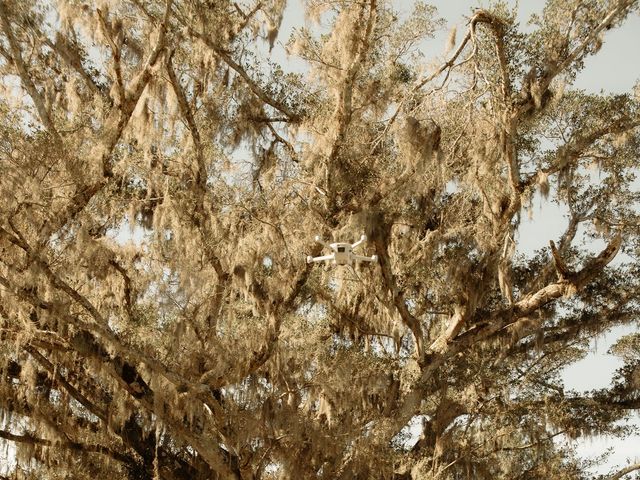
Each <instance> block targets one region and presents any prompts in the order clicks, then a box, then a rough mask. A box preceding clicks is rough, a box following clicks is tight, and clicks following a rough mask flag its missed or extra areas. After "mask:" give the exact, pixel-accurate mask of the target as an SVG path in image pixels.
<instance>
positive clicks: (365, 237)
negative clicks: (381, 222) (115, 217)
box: [351, 235, 367, 249]
mask: <svg viewBox="0 0 640 480" xmlns="http://www.w3.org/2000/svg"><path fill="white" fill-rule="evenodd" d="M366 241H367V236H366V235H362V236H361V237H360V240H358V241H357V242H356V243H354V244H352V245H351V248H352V249H353V248H356V247H358V246H359V245H361V244H362V243H363V242H366Z"/></svg>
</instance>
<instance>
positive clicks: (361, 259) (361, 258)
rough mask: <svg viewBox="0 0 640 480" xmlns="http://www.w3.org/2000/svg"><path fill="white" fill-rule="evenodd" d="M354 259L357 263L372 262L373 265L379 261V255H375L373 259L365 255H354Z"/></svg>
mask: <svg viewBox="0 0 640 480" xmlns="http://www.w3.org/2000/svg"><path fill="white" fill-rule="evenodd" d="M353 259H354V260H355V261H356V262H372V263H376V262H377V261H378V256H377V255H373V256H371V257H365V256H364V255H354V256H353Z"/></svg>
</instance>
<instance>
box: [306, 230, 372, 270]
mask: <svg viewBox="0 0 640 480" xmlns="http://www.w3.org/2000/svg"><path fill="white" fill-rule="evenodd" d="M315 241H316V242H318V243H320V244H322V245H323V246H324V247H326V248H330V249H331V250H333V253H332V254H331V255H323V256H321V257H312V256H311V255H309V256H308V257H307V263H320V262H331V263H332V264H333V265H350V266H353V265H354V264H358V263H361V262H373V263H375V262H377V261H378V256H377V255H373V256H371V257H365V256H363V255H357V254H355V253H353V250H354V249H355V248H356V247H358V246H359V245H361V244H362V243H364V242H366V241H367V236H366V235H362V236H361V237H360V240H358V241H357V242H356V243H353V244H351V243H343V242H336V243H326V242H324V241H323V240H322V238H321V237H320V235H316V237H315Z"/></svg>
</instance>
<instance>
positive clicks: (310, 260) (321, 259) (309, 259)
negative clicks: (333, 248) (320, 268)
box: [307, 253, 335, 263]
mask: <svg viewBox="0 0 640 480" xmlns="http://www.w3.org/2000/svg"><path fill="white" fill-rule="evenodd" d="M334 258H335V257H334V255H333V253H332V254H331V255H323V256H322V257H311V256H309V257H307V263H320V262H325V261H327V260H333V259H334Z"/></svg>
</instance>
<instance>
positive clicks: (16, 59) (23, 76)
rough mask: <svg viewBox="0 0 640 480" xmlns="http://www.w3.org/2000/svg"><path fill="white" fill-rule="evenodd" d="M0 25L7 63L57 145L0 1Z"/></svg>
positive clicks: (5, 9)
mask: <svg viewBox="0 0 640 480" xmlns="http://www.w3.org/2000/svg"><path fill="white" fill-rule="evenodd" d="M0 25H1V26H2V30H3V31H4V34H5V35H6V36H7V40H8V42H9V48H10V50H11V57H10V58H7V61H13V63H14V65H15V67H16V69H17V70H18V76H19V77H20V80H21V82H22V85H23V86H24V88H25V89H26V90H27V93H28V94H29V96H30V97H31V100H33V104H34V105H35V107H36V110H37V111H38V116H39V117H40V121H41V122H42V124H43V125H44V127H45V128H46V129H47V131H48V132H49V133H50V134H51V136H52V137H53V138H54V140H55V141H56V142H57V143H60V142H61V141H62V140H61V138H60V134H59V133H58V131H57V130H56V127H55V125H54V124H53V121H52V120H51V116H50V115H49V112H48V111H47V108H46V107H45V104H44V99H43V98H42V95H40V92H39V91H38V89H37V88H36V86H35V84H34V83H33V80H32V79H31V74H30V73H29V70H28V69H27V65H26V64H25V63H24V60H23V59H22V53H21V52H20V46H19V45H18V41H17V39H16V38H15V36H14V35H13V30H12V29H11V23H10V21H9V14H8V12H7V8H6V6H5V3H4V0H0Z"/></svg>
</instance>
